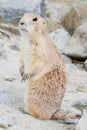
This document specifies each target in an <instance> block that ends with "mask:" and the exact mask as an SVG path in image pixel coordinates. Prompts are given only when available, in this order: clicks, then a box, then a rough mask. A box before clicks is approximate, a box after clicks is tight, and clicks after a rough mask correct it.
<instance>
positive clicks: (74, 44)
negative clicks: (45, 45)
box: [63, 23, 87, 59]
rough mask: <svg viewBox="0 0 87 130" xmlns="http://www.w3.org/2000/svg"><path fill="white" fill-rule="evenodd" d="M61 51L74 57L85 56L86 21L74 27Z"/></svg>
mask: <svg viewBox="0 0 87 130" xmlns="http://www.w3.org/2000/svg"><path fill="white" fill-rule="evenodd" d="M63 52H64V53H65V54H66V55H68V56H70V57H72V58H75V59H86V58H87V23H85V24H82V25H81V26H79V27H78V28H77V29H76V31H75V33H74V35H73V36H72V38H71V40H70V41H69V42H68V43H67V44H66V45H65V46H64V48H63Z"/></svg>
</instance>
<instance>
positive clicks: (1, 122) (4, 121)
mask: <svg viewBox="0 0 87 130" xmlns="http://www.w3.org/2000/svg"><path fill="white" fill-rule="evenodd" d="M14 123H15V116H14V115H12V114H8V115H6V116H4V117H2V118H0V127H2V128H8V127H10V126H12V125H13V124H14Z"/></svg>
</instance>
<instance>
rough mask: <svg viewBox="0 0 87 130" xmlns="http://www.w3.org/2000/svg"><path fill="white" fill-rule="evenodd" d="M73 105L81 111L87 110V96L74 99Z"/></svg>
mask: <svg viewBox="0 0 87 130" xmlns="http://www.w3.org/2000/svg"><path fill="white" fill-rule="evenodd" d="M73 106H74V107H76V108H77V109H79V110H80V111H82V112H83V110H84V109H86V110H87V98H85V97H84V98H83V99H79V100H76V101H75V102H74V103H73Z"/></svg>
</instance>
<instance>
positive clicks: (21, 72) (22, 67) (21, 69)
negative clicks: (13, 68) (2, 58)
mask: <svg viewBox="0 0 87 130" xmlns="http://www.w3.org/2000/svg"><path fill="white" fill-rule="evenodd" d="M19 71H20V74H21V77H22V76H23V74H24V65H22V66H21V67H19Z"/></svg>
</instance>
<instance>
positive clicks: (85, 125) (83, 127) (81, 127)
mask: <svg viewBox="0 0 87 130" xmlns="http://www.w3.org/2000/svg"><path fill="white" fill-rule="evenodd" d="M75 130H87V110H84V112H83V116H82V118H81V119H80V120H79V122H78V124H77V125H76V128H75Z"/></svg>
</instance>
